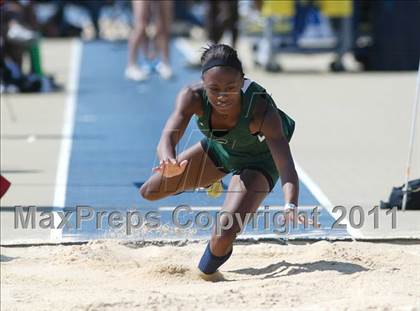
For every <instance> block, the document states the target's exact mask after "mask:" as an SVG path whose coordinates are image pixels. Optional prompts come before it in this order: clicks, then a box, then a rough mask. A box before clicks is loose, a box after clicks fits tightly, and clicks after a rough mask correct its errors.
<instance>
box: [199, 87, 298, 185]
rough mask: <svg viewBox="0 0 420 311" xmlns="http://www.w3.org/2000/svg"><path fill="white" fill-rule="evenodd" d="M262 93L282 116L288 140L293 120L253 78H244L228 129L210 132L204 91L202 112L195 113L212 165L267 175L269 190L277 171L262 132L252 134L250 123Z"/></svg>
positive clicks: (274, 181) (229, 171) (227, 171)
mask: <svg viewBox="0 0 420 311" xmlns="http://www.w3.org/2000/svg"><path fill="white" fill-rule="evenodd" d="M258 96H261V97H263V98H264V99H266V100H267V102H268V103H269V104H270V105H272V106H273V107H275V108H276V109H277V111H278V113H279V115H280V117H281V119H282V123H283V132H284V134H285V136H286V138H287V140H288V141H290V139H291V138H292V135H293V131H294V128H295V122H294V121H293V120H292V119H291V118H290V117H289V116H287V115H286V114H285V113H284V112H283V111H281V110H280V109H278V108H277V107H276V105H275V103H274V100H273V99H272V98H271V96H270V95H269V94H268V93H267V92H266V90H265V89H264V88H263V87H262V86H260V85H259V84H257V83H256V82H254V81H251V80H249V79H245V80H244V85H243V87H242V89H241V113H240V116H239V119H238V122H237V124H236V125H235V127H234V128H232V129H230V130H229V131H213V130H212V128H211V125H210V116H211V110H212V107H211V104H210V102H209V99H208V97H207V94H206V92H205V91H203V92H202V105H203V115H202V116H201V117H198V116H196V120H197V125H198V127H199V129H200V130H201V132H202V133H203V134H204V135H205V136H206V137H205V138H203V139H202V140H201V145H202V146H203V148H204V150H205V151H206V152H207V154H208V155H209V157H210V158H211V159H212V161H213V162H214V164H215V165H216V166H217V167H218V168H219V169H220V170H222V171H224V172H225V173H233V174H240V172H241V171H242V170H244V169H246V168H248V169H254V170H258V171H260V172H261V173H262V174H264V176H265V177H266V178H267V180H268V183H269V185H270V191H271V190H272V189H273V188H274V185H275V183H276V182H277V180H278V178H279V174H278V171H277V168H276V165H275V163H274V160H273V158H272V156H271V152H270V150H269V148H268V146H267V143H266V141H265V137H264V136H263V135H262V134H261V133H255V134H254V135H253V134H251V132H250V130H249V123H250V122H251V118H252V113H253V109H254V106H255V99H256V98H257V97H258Z"/></svg>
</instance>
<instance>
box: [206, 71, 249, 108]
mask: <svg viewBox="0 0 420 311" xmlns="http://www.w3.org/2000/svg"><path fill="white" fill-rule="evenodd" d="M203 83H204V88H205V89H206V93H207V96H208V98H209V100H210V103H211V105H212V107H213V108H214V109H216V110H217V111H219V112H221V113H227V112H228V111H229V110H230V109H231V108H232V107H233V106H234V105H238V104H240V102H241V87H242V84H243V77H242V74H241V73H240V72H238V71H237V70H236V69H233V68H228V67H213V68H210V69H209V70H207V71H206V72H205V73H204V75H203Z"/></svg>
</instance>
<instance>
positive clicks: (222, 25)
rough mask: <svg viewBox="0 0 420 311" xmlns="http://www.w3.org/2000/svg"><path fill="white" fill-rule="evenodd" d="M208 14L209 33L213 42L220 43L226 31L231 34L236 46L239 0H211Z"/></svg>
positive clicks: (232, 44)
mask: <svg viewBox="0 0 420 311" xmlns="http://www.w3.org/2000/svg"><path fill="white" fill-rule="evenodd" d="M208 6H209V8H208V9H209V10H208V14H207V22H206V28H207V34H208V39H209V40H210V41H211V42H212V43H219V42H220V40H221V39H222V37H223V34H224V33H225V32H226V31H229V32H230V35H231V46H232V47H233V48H235V47H236V41H237V39H238V21H239V13H238V1H237V0H230V1H226V0H210V1H209V2H208Z"/></svg>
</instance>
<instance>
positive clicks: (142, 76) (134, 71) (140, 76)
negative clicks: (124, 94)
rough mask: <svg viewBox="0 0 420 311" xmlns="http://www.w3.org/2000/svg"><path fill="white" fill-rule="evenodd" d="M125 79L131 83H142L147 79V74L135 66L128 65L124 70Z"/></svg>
mask: <svg viewBox="0 0 420 311" xmlns="http://www.w3.org/2000/svg"><path fill="white" fill-rule="evenodd" d="M125 77H126V79H129V80H133V81H144V80H146V79H147V78H148V75H147V73H146V72H145V71H144V70H142V69H140V68H139V67H138V66H136V65H129V66H127V68H126V69H125Z"/></svg>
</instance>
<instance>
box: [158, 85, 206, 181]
mask: <svg viewBox="0 0 420 311" xmlns="http://www.w3.org/2000/svg"><path fill="white" fill-rule="evenodd" d="M197 96H198V95H197V94H196V92H195V91H194V90H193V89H192V88H191V87H185V88H183V89H182V90H181V91H180V92H179V94H178V96H177V98H176V102H175V108H174V111H173V112H172V114H171V115H170V116H169V118H168V120H167V121H166V124H165V127H164V128H163V130H162V135H161V137H160V140H159V143H158V146H157V156H158V158H159V160H160V164H159V166H158V167H156V168H154V169H153V171H154V172H156V173H160V174H163V175H165V176H166V177H172V176H176V175H179V174H181V173H182V172H183V171H184V169H185V167H186V165H187V164H188V161H187V160H185V161H183V162H181V163H178V161H177V160H176V151H175V150H176V149H175V147H176V145H177V144H178V142H179V140H180V139H181V137H182V135H183V134H184V132H185V129H186V127H187V125H188V123H189V121H190V119H191V117H192V116H193V114H194V113H197V107H198V106H197V103H199V98H197Z"/></svg>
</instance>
